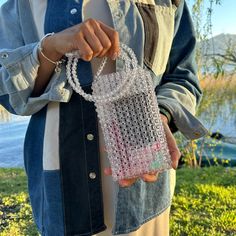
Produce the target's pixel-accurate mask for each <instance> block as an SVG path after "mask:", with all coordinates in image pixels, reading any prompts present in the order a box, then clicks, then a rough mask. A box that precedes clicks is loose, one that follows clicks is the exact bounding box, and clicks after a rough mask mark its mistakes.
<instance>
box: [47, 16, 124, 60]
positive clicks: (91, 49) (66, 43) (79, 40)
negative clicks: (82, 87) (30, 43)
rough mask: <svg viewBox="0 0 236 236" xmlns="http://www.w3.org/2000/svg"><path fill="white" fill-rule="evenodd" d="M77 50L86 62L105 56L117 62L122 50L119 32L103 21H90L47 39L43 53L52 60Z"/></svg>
mask: <svg viewBox="0 0 236 236" xmlns="http://www.w3.org/2000/svg"><path fill="white" fill-rule="evenodd" d="M77 50H78V51H79V55H80V57H81V58H82V59H83V60H85V61H90V60H91V59H92V58H93V57H104V56H107V57H110V58H111V59H113V60H115V59H116V57H117V56H118V53H119V50H120V49H119V35H118V32H117V31H115V30H114V29H113V28H111V27H109V26H107V25H105V24H104V23H102V22H101V21H98V20H95V19H88V20H86V21H84V22H82V23H80V24H78V25H75V26H72V27H70V28H67V29H65V30H63V31H61V32H59V33H56V34H54V35H52V36H50V37H47V38H45V40H44V42H43V52H44V53H45V55H47V56H48V57H49V58H50V59H52V60H53V59H54V60H58V59H60V58H61V57H62V56H63V55H65V54H66V53H69V52H72V51H77ZM52 57H53V58H52Z"/></svg>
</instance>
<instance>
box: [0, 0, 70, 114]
mask: <svg viewBox="0 0 236 236" xmlns="http://www.w3.org/2000/svg"><path fill="white" fill-rule="evenodd" d="M17 3H18V1H14V0H9V1H8V2H6V3H5V4H3V5H2V7H1V9H0V32H1V34H0V104H1V105H3V106H4V107H5V108H6V109H7V110H8V111H10V112H11V113H15V114H19V115H32V114H34V113H36V112H37V111H39V110H40V109H42V108H43V107H44V106H45V105H46V104H47V103H48V102H49V101H60V102H67V101H68V100H69V98H70V95H71V90H70V89H69V88H66V89H65V88H64V87H65V78H64V77H61V76H60V74H62V73H55V74H54V75H53V76H52V79H51V81H50V83H49V84H48V86H47V88H46V89H45V91H44V93H43V94H42V95H41V96H39V97H30V95H31V93H32V91H33V88H34V83H35V80H36V77H37V71H38V68H39V61H38V56H37V47H38V42H35V43H30V44H26V45H25V42H24V38H23V35H22V31H21V25H20V21H19V15H18V7H17ZM63 70H64V68H63Z"/></svg>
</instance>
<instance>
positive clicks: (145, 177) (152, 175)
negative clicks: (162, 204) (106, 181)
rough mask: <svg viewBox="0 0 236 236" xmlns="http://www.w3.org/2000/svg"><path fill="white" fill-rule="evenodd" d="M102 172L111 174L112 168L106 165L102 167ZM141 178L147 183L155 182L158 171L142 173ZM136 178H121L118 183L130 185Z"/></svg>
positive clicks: (124, 185)
mask: <svg viewBox="0 0 236 236" xmlns="http://www.w3.org/2000/svg"><path fill="white" fill-rule="evenodd" d="M104 174H105V175H107V176H108V175H112V170H111V168H110V167H106V168H104ZM141 179H142V180H143V181H145V182H149V183H153V182H156V181H157V179H158V173H157V172H156V171H155V172H152V173H149V174H144V175H142V176H141ZM137 180H138V178H131V179H122V180H119V181H118V183H119V185H120V186H121V187H130V186H131V185H133V184H134V183H135V182H136V181H137Z"/></svg>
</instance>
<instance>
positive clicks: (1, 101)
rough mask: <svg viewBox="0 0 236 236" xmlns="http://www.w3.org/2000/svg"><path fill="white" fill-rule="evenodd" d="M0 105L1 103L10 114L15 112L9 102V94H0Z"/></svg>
mask: <svg viewBox="0 0 236 236" xmlns="http://www.w3.org/2000/svg"><path fill="white" fill-rule="evenodd" d="M0 105H2V106H3V107H4V108H5V109H6V110H7V111H8V112H10V113H12V114H16V112H15V110H14V108H13V107H12V106H11V104H10V102H9V95H8V94H5V95H2V96H0Z"/></svg>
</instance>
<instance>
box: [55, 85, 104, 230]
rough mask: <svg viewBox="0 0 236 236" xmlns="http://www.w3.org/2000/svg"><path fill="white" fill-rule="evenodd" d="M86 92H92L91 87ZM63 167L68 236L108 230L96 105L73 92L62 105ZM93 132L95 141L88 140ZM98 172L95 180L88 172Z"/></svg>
mask: <svg viewBox="0 0 236 236" xmlns="http://www.w3.org/2000/svg"><path fill="white" fill-rule="evenodd" d="M85 91H86V92H87V93H88V92H91V89H90V88H87V87H86V88H85ZM59 130H60V134H59V136H60V138H59V140H60V141H59V142H60V144H59V146H60V168H61V173H62V176H61V178H62V188H63V198H64V210H65V230H66V235H89V234H92V233H94V232H96V231H100V230H101V231H102V230H104V229H105V225H104V221H103V204H102V192H101V181H100V179H101V176H100V163H99V156H98V153H99V151H98V150H99V146H98V131H97V118H96V112H95V107H94V104H93V103H89V102H85V101H84V99H83V98H82V97H81V96H80V95H78V94H76V93H74V94H73V95H72V97H71V100H70V102H69V103H67V104H63V103H61V105H60V127H59ZM88 133H92V134H93V135H94V137H95V139H94V140H92V141H88V140H86V135H87V134H88ZM90 172H95V173H96V175H97V177H96V178H95V179H90V178H89V173H90Z"/></svg>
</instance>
